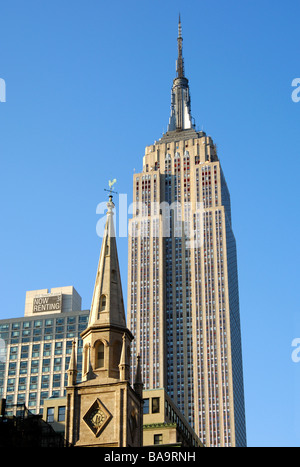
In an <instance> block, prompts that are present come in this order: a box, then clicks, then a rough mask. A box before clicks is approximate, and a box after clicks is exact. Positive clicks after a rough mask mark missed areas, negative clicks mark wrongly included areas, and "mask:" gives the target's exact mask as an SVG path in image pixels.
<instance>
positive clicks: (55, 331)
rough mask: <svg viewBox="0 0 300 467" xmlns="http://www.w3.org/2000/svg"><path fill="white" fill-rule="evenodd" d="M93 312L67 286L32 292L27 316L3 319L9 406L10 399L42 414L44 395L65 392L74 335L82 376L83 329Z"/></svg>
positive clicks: (3, 383) (0, 388)
mask: <svg viewBox="0 0 300 467" xmlns="http://www.w3.org/2000/svg"><path fill="white" fill-rule="evenodd" d="M78 307H79V309H77V310H76V308H78ZM53 309H55V310H56V311H57V312H55V313H53ZM88 316H89V310H85V311H83V310H81V298H80V296H79V295H78V294H77V292H76V290H75V289H74V288H73V287H63V288H60V289H52V290H51V292H50V293H48V291H46V290H42V291H32V292H27V294H26V305H25V316H24V317H23V318H12V319H5V320H0V339H1V344H2V345H1V348H2V353H1V358H0V398H5V399H6V404H7V407H8V410H9V405H10V404H25V405H26V407H28V409H29V410H30V411H31V412H32V413H42V412H43V401H44V400H45V399H48V398H49V397H62V396H64V395H65V386H66V381H67V370H68V366H69V361H70V355H71V351H72V342H73V340H74V339H75V340H76V341H77V343H78V345H77V348H78V355H77V358H78V380H80V379H81V362H82V340H81V339H80V333H81V332H82V331H83V330H84V329H86V326H87V322H88Z"/></svg>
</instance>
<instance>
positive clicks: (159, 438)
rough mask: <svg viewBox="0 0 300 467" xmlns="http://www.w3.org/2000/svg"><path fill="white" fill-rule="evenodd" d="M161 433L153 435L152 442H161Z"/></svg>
mask: <svg viewBox="0 0 300 467" xmlns="http://www.w3.org/2000/svg"><path fill="white" fill-rule="evenodd" d="M162 441H163V435H162V434H160V435H154V444H162Z"/></svg>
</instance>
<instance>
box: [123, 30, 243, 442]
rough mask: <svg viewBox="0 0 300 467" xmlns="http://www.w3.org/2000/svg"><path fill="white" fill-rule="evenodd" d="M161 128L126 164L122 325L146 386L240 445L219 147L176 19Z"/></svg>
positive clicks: (209, 432)
mask: <svg viewBox="0 0 300 467" xmlns="http://www.w3.org/2000/svg"><path fill="white" fill-rule="evenodd" d="M176 71H177V76H176V78H175V79H174V82H173V87H172V93H171V115H170V120H169V125H168V131H167V132H166V133H165V134H164V135H163V136H162V137H161V139H160V140H159V141H155V143H154V144H152V145H151V146H147V147H146V150H145V156H144V159H143V170H142V172H141V173H136V174H134V179H133V200H134V203H135V210H134V214H133V218H132V219H131V220H130V222H129V247H128V307H127V308H128V327H129V329H130V330H131V332H132V333H133V335H134V337H135V339H134V341H133V347H132V350H133V351H132V365H131V366H132V368H133V370H134V367H135V360H136V357H137V354H138V353H139V352H140V355H141V361H142V379H143V382H144V385H145V389H158V388H165V389H166V391H167V393H168V395H169V396H170V397H171V399H172V401H173V402H174V403H175V404H176V406H177V407H178V408H179V410H180V411H181V412H182V413H183V414H184V416H185V418H186V419H187V420H188V422H189V424H190V425H191V427H192V428H193V429H194V430H195V432H196V433H197V435H198V436H199V438H200V439H201V441H202V442H203V444H204V445H205V446H246V428H245V407H244V388H243V366H242V349H241V330H240V311H239V292H238V273H237V254H236V242H235V237H234V234H233V229H232V219H231V206H230V194H229V190H228V187H227V184H226V181H225V176H224V174H223V171H222V168H221V164H220V160H219V157H218V154H217V148H216V145H215V144H214V142H213V140H212V138H211V137H210V136H208V135H206V133H205V132H204V131H197V130H196V127H195V124H194V120H193V118H192V115H191V98H190V90H189V82H188V79H187V78H186V77H185V72H184V61H183V54H182V34H181V22H180V21H179V31H178V59H177V67H176Z"/></svg>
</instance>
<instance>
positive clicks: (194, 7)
mask: <svg viewBox="0 0 300 467" xmlns="http://www.w3.org/2000/svg"><path fill="white" fill-rule="evenodd" d="M179 11H180V13H181V18H182V27H183V39H184V41H183V52H184V58H185V70H186V75H187V77H188V78H189V81H190V89H191V96H192V114H193V117H194V118H195V120H196V124H197V126H198V128H199V129H201V128H203V129H204V131H206V133H207V134H209V135H210V136H212V138H213V140H214V142H215V143H216V144H217V146H218V152H219V158H220V160H221V164H222V167H223V170H224V173H225V176H226V179H227V183H228V186H229V190H230V193H231V202H232V217H233V228H234V232H235V235H236V239H237V248H238V267H239V284H240V307H241V323H242V338H243V360H244V375H245V397H246V420H247V435H248V444H249V446H299V445H300V427H298V425H299V420H300V417H299V415H300V409H299V407H300V390H299V388H300V363H298V364H297V363H293V362H292V359H291V353H292V350H293V349H292V347H291V342H292V340H293V339H294V338H297V337H300V318H299V316H300V305H299V304H300V296H299V289H300V287H299V284H298V282H299V270H298V263H299V198H300V197H299V185H300V184H299V169H300V165H299V154H300V136H299V124H300V102H299V103H295V102H293V101H292V99H291V93H292V90H293V89H292V87H291V83H292V80H293V79H294V78H298V77H300V61H299V46H300V32H299V31H300V30H299V18H300V3H299V1H298V0H287V1H286V2H282V1H278V0H273V1H271V0H260V1H258V0H251V1H250V0H242V1H240V2H237V1H236V0H227V1H226V2H225V1H224V0H202V1H199V0H197V1H196V0H189V1H188V2H187V1H179V0H172V1H171V0H164V1H161V0H160V1H158V0H151V1H150V0H144V1H127V2H124V1H121V0H117V1H110V2H104V1H99V0H98V1H96V0H89V1H87V2H82V1H77V0H73V1H72V2H71V1H70V0H59V1H58V0H52V1H51V2H49V1H48V2H41V1H38V0H27V1H26V2H25V1H23V0H10V1H9V2H2V5H1V14H0V44H1V47H0V78H2V79H4V80H5V82H6V86H7V94H6V102H5V103H3V102H0V161H1V165H0V167H1V183H0V190H1V196H0V213H1V226H2V227H1V230H0V245H1V247H0V258H1V260H0V264H1V266H0V287H1V289H0V291H1V307H0V319H4V318H12V317H21V316H23V313H24V302H25V292H26V290H34V289H39V288H47V287H48V288H51V287H58V286H64V285H74V286H75V287H76V289H77V290H78V292H79V293H80V294H81V296H82V298H83V307H84V308H86V309H87V308H89V307H90V303H91V298H92V292H93V286H94V279H95V274H96V268H97V262H98V256H99V252H100V246H101V239H100V238H99V237H98V236H97V235H96V223H97V221H98V220H99V215H97V214H96V206H97V205H98V203H100V202H102V201H104V200H105V192H104V191H103V189H104V188H106V187H107V181H108V179H112V178H116V179H117V180H118V181H117V185H116V190H117V191H118V192H119V193H126V194H127V195H128V203H129V202H130V201H131V200H132V178H133V172H134V169H136V171H140V170H141V168H142V157H143V155H144V148H145V146H146V145H149V144H151V143H153V142H154V141H155V140H157V139H159V138H160V136H161V135H162V132H163V131H165V130H166V126H167V123H168V118H169V109H170V92H171V85H172V80H173V78H174V77H175V59H176V53H177V43H176V37H177V20H178V13H179ZM118 246H119V256H120V264H121V270H122V271H121V272H122V280H123V289H124V295H125V296H126V295H127V291H126V285H127V282H126V280H127V278H126V273H127V239H126V238H119V239H118Z"/></svg>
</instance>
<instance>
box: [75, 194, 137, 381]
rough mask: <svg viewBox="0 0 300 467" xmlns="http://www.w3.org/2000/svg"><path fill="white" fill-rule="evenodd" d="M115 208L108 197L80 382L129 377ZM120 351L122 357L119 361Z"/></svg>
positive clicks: (84, 340) (127, 331)
mask: <svg viewBox="0 0 300 467" xmlns="http://www.w3.org/2000/svg"><path fill="white" fill-rule="evenodd" d="M114 207H115V205H114V203H113V201H112V196H111V195H110V196H109V201H108V203H107V209H108V210H107V214H106V216H107V219H106V224H105V231H104V236H103V240H102V246H101V252H100V259H99V264H98V269H97V275H96V281H95V287H94V293H93V299H92V306H91V311H90V316H89V322H88V326H87V329H86V330H85V331H83V333H81V337H82V339H83V378H84V379H85V380H86V381H89V380H91V379H95V378H100V379H101V380H102V381H106V382H109V381H112V380H120V379H122V380H126V379H127V374H128V369H127V365H128V360H129V359H128V355H129V354H130V343H131V341H132V339H133V336H132V334H131V332H130V331H129V329H127V327H126V319H125V310H124V303H123V294H122V284H121V276H120V269H119V260H118V252H117V243H116V236H115V229H114V222H113V215H114V213H113V210H114ZM123 336H124V337H123ZM122 349H123V354H125V355H123V360H122V361H121V352H122ZM120 364H121V366H119V365H120ZM123 370H124V371H123Z"/></svg>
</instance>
